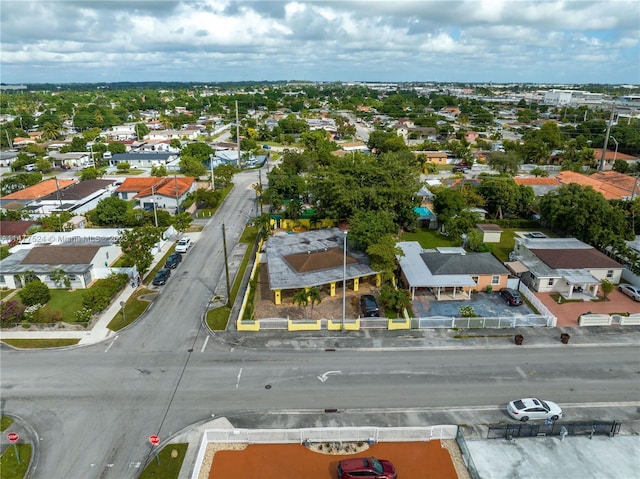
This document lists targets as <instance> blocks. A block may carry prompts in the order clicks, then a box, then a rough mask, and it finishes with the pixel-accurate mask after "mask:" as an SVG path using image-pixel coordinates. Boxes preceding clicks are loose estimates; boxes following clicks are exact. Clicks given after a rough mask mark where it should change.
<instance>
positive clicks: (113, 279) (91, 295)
mask: <svg viewBox="0 0 640 479" xmlns="http://www.w3.org/2000/svg"><path fill="white" fill-rule="evenodd" d="M128 282H129V276H128V275H127V274H125V273H118V274H115V273H114V274H112V275H110V276H109V277H108V278H104V279H99V280H98V281H96V282H95V284H94V285H93V286H92V287H91V288H90V289H88V290H86V291H85V292H84V294H83V296H82V306H83V307H84V308H87V309H90V310H91V311H92V312H94V313H99V312H100V311H103V310H105V309H106V308H107V306H109V303H111V300H112V299H113V298H114V297H115V295H116V294H118V293H119V292H120V291H121V290H122V289H123V288H124V287H125V286H126V285H127V283H128Z"/></svg>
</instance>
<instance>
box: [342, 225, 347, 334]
mask: <svg viewBox="0 0 640 479" xmlns="http://www.w3.org/2000/svg"><path fill="white" fill-rule="evenodd" d="M346 311H347V232H346V231H345V232H344V242H343V251H342V330H343V331H344V330H345V324H344V322H345V316H346Z"/></svg>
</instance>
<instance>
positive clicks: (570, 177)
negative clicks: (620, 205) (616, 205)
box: [558, 171, 629, 200]
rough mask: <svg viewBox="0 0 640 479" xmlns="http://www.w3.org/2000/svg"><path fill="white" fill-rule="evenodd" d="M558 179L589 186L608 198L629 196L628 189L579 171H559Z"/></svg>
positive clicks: (562, 181)
mask: <svg viewBox="0 0 640 479" xmlns="http://www.w3.org/2000/svg"><path fill="white" fill-rule="evenodd" d="M558 180H560V183H562V184H564V185H566V184H569V183H575V184H578V185H581V186H591V187H592V188H593V189H594V190H596V191H597V192H599V193H601V194H602V196H604V197H605V198H606V199H608V200H619V199H622V198H623V197H627V196H629V191H627V190H625V189H623V188H618V187H617V186H614V185H611V184H608V183H605V182H603V181H599V180H597V179H596V178H591V177H590V176H586V175H582V174H580V173H574V172H573V171H561V172H560V173H559V174H558Z"/></svg>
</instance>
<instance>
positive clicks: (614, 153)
mask: <svg viewBox="0 0 640 479" xmlns="http://www.w3.org/2000/svg"><path fill="white" fill-rule="evenodd" d="M610 138H611V139H612V140H613V141H615V142H616V149H615V151H614V152H613V164H614V165H615V163H616V156H618V140H616V139H615V138H614V137H613V136H611V137H610Z"/></svg>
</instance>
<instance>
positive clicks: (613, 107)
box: [598, 100, 616, 171]
mask: <svg viewBox="0 0 640 479" xmlns="http://www.w3.org/2000/svg"><path fill="white" fill-rule="evenodd" d="M615 106H616V102H615V100H614V101H613V103H611V116H610V117H609V124H608V125H607V133H606V134H605V136H604V146H603V147H602V156H601V157H600V163H599V164H598V171H602V170H604V159H605V156H606V154H607V146H608V145H609V135H610V134H611V124H612V123H613V113H614V111H615Z"/></svg>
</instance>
